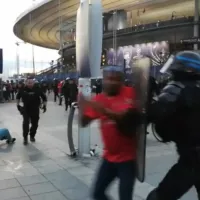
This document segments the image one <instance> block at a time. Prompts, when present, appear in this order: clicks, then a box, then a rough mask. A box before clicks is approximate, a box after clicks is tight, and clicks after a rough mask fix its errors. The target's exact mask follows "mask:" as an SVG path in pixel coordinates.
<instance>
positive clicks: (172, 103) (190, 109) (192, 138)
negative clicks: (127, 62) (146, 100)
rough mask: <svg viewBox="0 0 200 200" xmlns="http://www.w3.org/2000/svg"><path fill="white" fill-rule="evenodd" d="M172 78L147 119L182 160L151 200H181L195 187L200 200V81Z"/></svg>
mask: <svg viewBox="0 0 200 200" xmlns="http://www.w3.org/2000/svg"><path fill="white" fill-rule="evenodd" d="M181 55H182V56H180V57H178V58H180V59H183V60H185V59H186V58H187V55H188V54H186V56H185V54H181ZM189 55H190V54H189ZM185 57H186V58H185ZM199 58H200V56H199ZM199 61H200V59H199ZM178 64H179V63H178ZM185 64H186V65H189V64H188V63H185ZM199 67H200V62H199ZM199 69H200V68H199ZM173 75H174V81H172V82H169V83H168V84H167V85H166V86H165V87H164V89H163V90H162V91H161V93H160V95H159V96H158V101H157V102H153V103H152V104H151V105H150V106H149V109H148V115H149V116H148V117H149V121H150V122H152V123H154V124H155V128H156V132H157V134H159V136H160V137H161V138H162V139H163V142H165V143H167V142H171V141H172V142H175V144H176V147H177V152H178V154H179V160H178V162H177V163H176V164H175V165H174V166H173V167H172V168H171V169H170V170H169V171H168V173H167V175H166V176H165V177H164V179H163V180H162V181H161V183H160V184H159V185H158V187H157V188H156V189H155V190H154V191H152V192H151V193H150V194H149V196H148V197H147V199H148V200H178V199H180V198H181V196H183V195H184V194H185V193H186V192H187V191H188V190H189V189H190V188H191V187H193V186H195V188H196V189H197V193H198V197H199V199H200V125H199V119H200V85H199V80H200V77H199V75H197V74H195V73H188V72H181V71H174V72H173Z"/></svg>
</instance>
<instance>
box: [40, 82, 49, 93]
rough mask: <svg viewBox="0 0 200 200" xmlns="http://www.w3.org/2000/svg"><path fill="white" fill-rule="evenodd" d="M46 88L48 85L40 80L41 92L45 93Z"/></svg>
mask: <svg viewBox="0 0 200 200" xmlns="http://www.w3.org/2000/svg"><path fill="white" fill-rule="evenodd" d="M47 89H48V86H47V84H46V82H44V81H42V82H41V90H42V92H43V93H44V94H46V93H47Z"/></svg>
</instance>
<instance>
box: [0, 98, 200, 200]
mask: <svg viewBox="0 0 200 200" xmlns="http://www.w3.org/2000/svg"><path fill="white" fill-rule="evenodd" d="M0 111H1V115H0V126H1V127H7V128H9V129H10V131H11V133H12V135H13V136H14V137H16V138H17V141H16V144H14V145H13V146H7V144H5V142H1V143H0V199H1V200H17V199H18V200H83V199H86V200H87V199H89V193H90V188H91V186H92V181H93V177H94V173H95V171H96V167H97V165H98V164H99V159H97V158H94V157H93V158H87V159H83V160H72V159H70V158H68V156H67V155H66V154H67V153H69V149H68V145H67V138H66V129H67V126H66V124H67V123H66V121H67V115H68V113H67V112H65V111H64V108H63V107H61V106H58V105H56V104H55V103H53V102H49V103H48V111H47V113H45V114H41V120H40V127H39V129H38V134H37V137H36V139H37V141H36V143H35V144H29V145H28V146H24V145H22V136H21V132H22V131H21V123H22V117H21V116H20V115H19V113H18V112H17V110H16V108H15V104H12V103H8V104H0ZM97 126H98V125H97V124H96V123H94V124H93V125H92V131H91V132H92V135H91V144H92V145H95V144H98V145H99V146H100V147H101V143H100V137H99V135H98V132H99V131H98V127H97ZM74 135H75V140H76V139H77V127H76V126H75V125H74ZM176 157H177V156H176V153H175V150H174V147H173V145H163V144H160V143H158V142H156V141H155V139H154V138H153V137H152V136H151V135H150V136H148V144H147V170H146V182H145V183H143V184H141V183H139V182H137V183H136V188H135V196H134V200H144V199H145V197H146V196H147V194H148V193H149V191H151V190H152V189H153V188H154V187H155V186H156V185H157V184H158V183H159V180H161V178H162V177H163V176H164V174H165V173H166V171H167V170H168V169H169V168H170V166H171V165H172V164H173V163H174V162H175V161H176ZM108 192H109V193H110V195H111V196H113V198H114V199H118V198H117V182H115V183H114V184H113V185H112V186H111V188H110V189H109V191H108ZM189 199H197V197H196V194H195V192H194V191H190V192H189V193H188V194H187V195H186V196H184V197H183V198H182V200H189Z"/></svg>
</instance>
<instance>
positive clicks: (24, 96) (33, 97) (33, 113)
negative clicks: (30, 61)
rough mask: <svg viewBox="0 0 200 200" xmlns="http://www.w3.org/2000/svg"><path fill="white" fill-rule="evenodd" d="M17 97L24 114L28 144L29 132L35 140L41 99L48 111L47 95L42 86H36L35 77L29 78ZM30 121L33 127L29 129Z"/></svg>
mask: <svg viewBox="0 0 200 200" xmlns="http://www.w3.org/2000/svg"><path fill="white" fill-rule="evenodd" d="M16 99H17V109H18V110H19V112H20V113H21V114H22V116H23V137H24V145H27V144H28V134H29V133H30V141H31V142H35V135H36V132H37V128H38V122H39V113H40V106H41V99H42V101H43V102H42V103H43V107H42V109H43V112H46V103H47V97H46V95H45V94H44V93H43V92H42V91H41V89H40V88H37V87H34V81H33V79H27V80H26V85H25V87H24V88H23V89H21V90H19V92H18V93H17V96H16ZM20 99H21V100H22V102H23V106H20ZM30 122H31V128H30V129H29V124H30Z"/></svg>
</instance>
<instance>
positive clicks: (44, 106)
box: [42, 105, 47, 113]
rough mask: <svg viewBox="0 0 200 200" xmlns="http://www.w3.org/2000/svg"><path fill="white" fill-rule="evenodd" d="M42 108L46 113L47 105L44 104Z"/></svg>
mask: <svg viewBox="0 0 200 200" xmlns="http://www.w3.org/2000/svg"><path fill="white" fill-rule="evenodd" d="M42 110H43V113H45V112H46V111H47V107H46V105H43V106H42Z"/></svg>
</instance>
